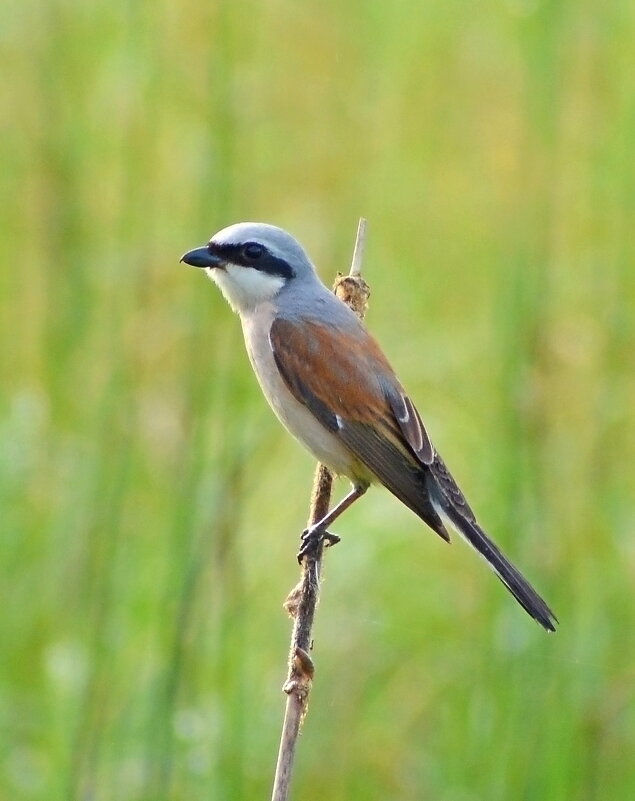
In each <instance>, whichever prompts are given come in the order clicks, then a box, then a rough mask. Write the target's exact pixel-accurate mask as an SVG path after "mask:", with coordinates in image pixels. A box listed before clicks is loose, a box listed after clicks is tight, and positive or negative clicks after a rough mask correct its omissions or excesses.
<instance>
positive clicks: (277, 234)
mask: <svg viewBox="0 0 635 801" xmlns="http://www.w3.org/2000/svg"><path fill="white" fill-rule="evenodd" d="M181 261H183V262H185V263H186V264H191V265H192V266H193V267H201V268H202V269H204V270H205V272H206V273H207V274H208V276H209V277H210V278H211V279H212V280H213V281H214V282H215V283H216V284H217V285H218V286H219V288H220V290H221V292H222V293H223V295H224V296H225V298H226V299H227V301H228V302H229V305H230V306H231V307H232V308H233V309H234V311H237V312H245V311H250V310H252V309H255V308H256V307H257V306H258V305H259V304H260V303H262V302H264V301H267V300H271V299H272V298H273V297H274V296H275V295H277V294H278V292H279V291H280V290H281V289H282V288H283V287H284V286H285V285H286V284H288V283H289V282H290V281H297V280H298V279H301V278H303V277H307V276H313V275H314V274H315V271H314V268H313V265H312V264H311V261H310V260H309V257H308V256H307V255H306V253H305V252H304V250H303V248H302V246H301V245H300V244H299V243H298V242H297V241H296V240H295V239H294V238H293V237H292V236H291V234H288V233H287V232H286V231H283V230H282V228H277V227H276V226H275V225H267V224H266V223H237V224H236V225H230V226H229V227H228V228H223V229H222V231H219V232H218V233H217V234H214V236H213V237H212V238H211V239H210V241H209V243H208V244H207V245H204V246H203V247H200V248H195V249H194V250H190V251H189V252H188V253H186V254H185V255H184V256H183V257H182V259H181Z"/></svg>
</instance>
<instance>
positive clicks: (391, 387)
mask: <svg viewBox="0 0 635 801" xmlns="http://www.w3.org/2000/svg"><path fill="white" fill-rule="evenodd" d="M269 341H270V344H271V348H272V351H273V355H274V358H275V360H276V364H277V366H278V369H279V370H280V374H281V375H282V377H283V379H284V381H285V383H286V384H287V386H288V387H289V389H290V391H291V392H292V394H293V395H294V397H295V398H296V399H297V400H298V401H300V403H302V404H304V405H305V406H306V407H307V408H308V409H309V411H311V412H312V414H313V415H314V416H315V417H316V418H317V419H318V420H319V421H320V423H322V425H323V426H324V427H325V428H327V429H328V430H329V431H330V432H331V433H333V434H335V435H336V436H337V437H338V438H339V439H340V440H341V441H342V442H343V443H344V444H345V445H346V446H347V447H348V448H349V449H350V451H351V452H352V453H353V454H354V455H355V456H356V457H357V458H358V459H359V460H360V462H362V464H364V465H365V466H366V467H367V468H368V469H369V470H370V471H371V472H372V473H373V474H374V475H376V476H377V478H378V479H379V481H380V482H381V483H382V484H383V485H384V486H385V487H386V488H387V489H388V490H390V492H392V493H393V494H394V495H395V496H396V497H397V498H399V500H401V501H402V503H404V504H405V505H406V506H408V507H409V508H410V509H412V510H413V511H414V512H415V513H416V514H418V515H419V516H420V517H422V518H423V520H425V522H426V523H428V525H429V526H431V528H433V529H434V530H435V531H436V532H437V533H438V534H440V535H441V536H442V537H443V538H444V539H449V538H448V534H447V532H446V530H445V528H444V527H443V524H442V523H441V520H440V518H439V517H438V515H437V514H436V512H435V511H434V508H433V507H432V504H431V503H430V500H429V496H428V492H427V490H426V487H425V475H424V470H423V465H424V464H430V463H431V462H432V461H433V459H434V449H433V447H432V444H431V443H430V439H429V437H428V435H427V433H426V431H425V428H424V427H423V425H422V424H421V420H420V418H419V415H418V413H417V411H416V409H415V408H414V405H413V404H412V402H411V401H410V399H409V398H408V397H407V396H406V395H405V393H404V392H403V390H402V388H401V385H400V384H399V382H398V380H397V378H396V377H395V374H394V373H393V371H392V369H391V367H390V365H389V363H388V361H387V359H386V357H385V356H384V355H383V353H382V352H381V350H380V348H379V346H378V345H377V343H376V342H375V340H374V339H373V338H372V337H371V336H370V335H369V334H368V332H367V331H366V330H365V329H364V328H363V327H362V326H361V325H360V326H359V327H358V328H356V329H353V330H347V331H346V332H345V333H343V334H342V337H341V338H340V337H335V336H334V329H333V328H332V327H329V326H326V325H323V324H321V323H317V322H304V323H303V324H302V325H301V326H300V325H298V324H297V323H294V322H292V321H290V320H285V319H280V318H278V319H276V320H275V321H274V323H273V324H272V326H271V331H270V333H269Z"/></svg>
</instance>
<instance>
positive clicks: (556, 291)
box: [0, 0, 635, 801]
mask: <svg viewBox="0 0 635 801" xmlns="http://www.w3.org/2000/svg"><path fill="white" fill-rule="evenodd" d="M0 41H1V48H2V68H3V69H2V71H3V76H4V77H3V79H2V86H1V88H0V104H1V105H0V134H1V136H0V148H1V153H0V187H1V190H2V200H3V203H2V215H1V216H0V249H1V252H2V270H1V272H0V282H1V284H0V292H1V297H2V314H1V318H0V326H1V332H2V365H1V368H0V369H1V376H0V380H1V389H2V399H1V406H0V412H1V417H0V420H1V422H0V427H1V434H0V436H1V440H0V484H1V493H2V495H1V515H2V534H1V537H0V548H1V553H0V564H1V570H2V574H3V575H2V588H3V604H2V613H1V617H0V619H1V630H0V642H1V648H2V654H1V660H0V725H1V729H2V731H1V734H0V798H2V799H12V800H13V801H21V800H22V799H25V800H26V799H47V801H58V799H59V800H60V801H61V800H62V799H64V801H65V800H66V799H81V800H82V801H84V800H88V799H90V801H106V800H110V799H115V798H116V799H121V800H127V799H131V800H135V801H136V800H137V799H139V800H141V799H144V800H145V799H147V800H148V801H155V800H156V801H161V800H162V799H166V800H167V799H170V801H176V800H177V799H178V800H179V801H180V800H181V799H187V801H192V799H203V798H205V799H261V798H268V797H269V792H270V785H271V779H272V775H273V768H274V763H275V755H276V750H277V745H278V737H279V731H280V724H281V720H282V711H283V704H284V699H283V696H282V694H281V691H280V688H281V684H282V681H283V678H284V674H285V660H286V654H287V645H288V637H289V630H290V627H289V622H288V620H287V619H286V618H285V616H284V614H283V612H282V609H281V603H282V601H283V599H284V597H285V596H286V593H287V591H288V590H289V589H290V588H291V586H292V585H293V584H294V583H295V581H296V578H297V575H298V569H297V565H296V563H295V557H294V554H295V551H296V548H297V537H298V534H299V531H300V529H301V528H302V527H303V525H304V522H305V518H306V513H307V501H308V494H309V489H310V485H311V480H312V472H313V463H312V460H311V458H310V457H309V456H308V455H307V454H305V453H304V452H303V451H302V450H301V449H300V448H299V447H298V446H297V445H296V443H294V442H293V441H292V440H291V439H290V438H289V437H288V436H287V435H286V434H285V433H284V432H283V431H282V429H281V428H280V426H279V425H278V423H277V422H276V421H275V419H274V418H273V415H272V414H271V413H270V411H269V409H268V408H267V407H266V405H265V403H264V401H263V400H262V398H261V395H260V392H259V390H258V388H257V387H256V384H255V380H254V378H253V376H252V374H251V371H250V368H249V366H248V363H247V359H246V357H245V354H244V352H243V345H242V341H241V334H240V330H239V324H238V320H237V319H236V318H235V317H234V316H233V315H232V314H231V312H230V310H229V308H228V307H227V306H226V304H225V303H224V301H223V299H222V297H221V296H220V294H219V293H218V291H217V290H216V289H215V288H214V287H213V286H212V285H211V284H210V283H209V282H208V281H207V280H206V279H205V278H204V276H202V275H201V274H200V273H198V272H197V271H196V270H192V269H190V268H186V267H185V266H183V265H180V264H179V257H180V255H181V254H182V253H183V252H184V251H185V250H186V249H189V248H191V247H194V246H196V245H199V244H202V243H203V242H205V241H206V240H207V239H208V237H209V236H210V235H211V234H212V233H213V232H215V231H216V230H218V229H219V228H221V227H223V226H225V225H227V224H229V223H232V222H235V221H239V220H264V221H268V222H273V223H276V224H279V225H282V226H283V227H285V228H287V229H289V230H290V231H291V232H293V233H294V234H295V235H296V236H297V237H298V238H299V239H300V240H301V241H302V242H303V243H304V244H305V246H306V247H307V249H308V250H309V252H310V253H311V255H312V257H313V258H314V260H315V261H316V263H317V264H318V265H319V267H320V271H321V274H322V277H323V278H324V280H325V281H326V282H327V283H330V282H331V281H332V279H333V277H334V274H335V272H336V270H338V269H339V270H342V269H346V268H347V266H348V263H349V259H350V254H351V250H352V245H353V240H354V235H355V228H356V225H357V219H358V216H359V215H365V216H366V217H367V218H368V219H369V225H370V229H369V241H368V248H367V255H366V260H365V275H366V277H367V279H368V281H369V282H370V283H371V286H372V291H373V295H372V299H371V308H370V312H369V314H368V317H367V321H368V325H369V327H370V328H371V329H372V330H373V332H374V333H375V334H376V335H377V336H378V337H379V339H380V341H381V342H382V343H383V345H384V347H385V349H386V351H387V353H388V355H389V357H390V358H391V360H392V362H393V363H394V365H395V367H396V369H397V370H398V372H399V374H400V375H401V377H402V380H403V382H404V383H405V385H406V386H407V387H408V389H409V391H410V392H411V394H412V396H413V397H414V399H415V400H416V402H417V404H418V406H419V408H420V410H421V413H422V415H423V416H424V418H425V419H426V420H427V422H428V426H429V429H430V430H431V432H432V435H433V438H434V440H435V442H436V443H437V444H438V446H439V449H440V451H441V452H442V453H443V455H444V457H445V459H446V461H447V462H448V464H449V465H450V467H451V468H452V470H453V472H454V473H455V474H456V476H457V478H458V480H459V481H460V483H461V484H462V485H463V486H464V489H465V490H466V492H467V495H468V497H469V498H470V500H471V501H472V503H473V505H474V506H475V507H476V509H477V510H478V513H479V516H480V518H481V520H482V521H483V523H484V525H485V526H486V527H487V528H488V529H489V530H490V531H491V532H492V534H493V535H494V536H495V538H496V539H497V541H498V542H499V543H500V544H501V545H502V546H503V548H504V549H505V550H506V551H507V552H508V553H509V555H510V556H511V557H512V558H513V559H514V561H516V562H517V563H518V564H519V565H520V566H521V567H522V569H523V571H524V572H525V573H526V574H527V576H528V577H529V578H530V579H531V580H532V581H533V582H534V583H535V584H536V586H537V587H538V589H539V590H540V591H541V592H542V593H543V594H544V595H545V597H546V598H547V599H548V601H549V602H550V603H551V604H552V605H553V607H554V609H555V611H556V613H557V614H558V615H559V617H560V620H561V627H560V630H559V631H558V633H557V634H556V635H554V636H547V635H546V634H545V633H544V632H543V631H541V630H540V629H539V627H538V626H537V625H535V624H534V623H533V622H532V621H531V620H530V619H529V618H528V617H527V616H526V615H525V614H524V613H523V612H522V610H521V609H520V608H519V607H518V606H517V605H516V604H515V603H514V601H513V599H512V598H511V597H510V596H509V595H508V594H507V593H506V592H505V590H504V589H503V588H502V586H501V585H500V583H499V582H498V581H496V579H495V578H494V577H493V576H492V575H491V574H490V573H489V572H488V571H487V570H486V569H485V568H484V566H483V565H482V563H481V562H480V561H479V560H478V559H477V558H476V557H475V556H474V555H473V554H472V553H471V552H469V551H468V549H467V548H466V547H464V546H463V545H462V544H461V543H458V544H456V545H454V546H453V547H447V546H445V545H444V544H443V543H442V542H441V541H440V540H439V539H438V538H437V537H435V536H434V535H433V534H432V533H430V532H429V531H428V530H426V529H425V528H424V527H423V525H422V524H421V523H420V522H419V521H418V520H417V519H416V518H415V517H414V516H413V515H412V514H411V513H409V512H408V511H407V510H405V509H404V508H402V507H401V506H400V505H399V504H398V503H397V501H395V500H394V499H393V498H392V497H391V496H389V494H388V493H387V492H385V491H381V490H375V491H372V492H370V493H369V494H368V495H367V497H366V499H365V500H364V501H363V502H362V503H360V504H359V505H357V506H355V508H354V509H353V510H351V511H350V512H349V513H348V514H347V515H346V517H345V518H344V519H343V520H342V521H341V523H340V525H339V527H338V528H337V531H338V532H339V533H340V534H341V535H342V536H343V538H344V539H343V542H342V544H341V545H340V546H338V548H337V550H336V551H334V552H332V553H330V554H329V555H328V559H327V565H326V570H327V573H326V579H327V580H326V583H325V585H324V593H323V599H322V603H321V606H320V609H319V615H318V622H317V627H316V632H315V636H316V647H315V652H314V653H315V659H316V663H317V671H318V672H317V680H316V684H315V688H314V693H313V696H312V704H311V709H310V714H309V718H308V720H307V723H306V727H305V730H304V734H303V736H302V738H301V741H300V747H299V754H298V763H297V771H296V775H295V780H294V797H295V798H297V799H300V798H301V799H304V801H313V799H373V800H374V799H377V800H379V799H382V800H384V799H391V801H393V800H396V801H411V800H412V801H414V800H415V799H417V800H418V799H428V798H429V799H432V798H434V799H437V801H477V800H479V799H488V801H492V800H493V799H494V800H496V799H536V800H538V799H540V801H552V800H555V799H558V801H560V800H562V801H564V800H565V799H566V801H570V799H585V800H587V799H607V798H611V799H627V798H633V797H635V758H633V754H634V753H635V711H634V703H635V699H634V695H635V693H634V687H635V635H634V631H635V606H634V603H633V582H634V579H635V540H634V535H633V529H634V524H635V515H634V511H633V499H634V493H633V482H632V476H633V464H634V462H635V435H634V432H635V429H634V426H633V422H632V418H633V407H634V405H635V379H634V372H633V361H634V358H633V357H634V353H635V347H634V346H635V336H634V330H633V329H634V326H635V271H634V267H633V259H634V256H635V245H634V237H633V222H634V212H635V169H634V161H633V143H634V142H635V93H634V86H635V70H634V67H633V52H634V51H635V7H634V6H633V4H632V3H630V2H626V0H624V2H621V0H615V1H614V2H611V3H609V4H605V3H599V2H582V3H580V2H574V1H573V0H565V1H564V2H547V0H506V1H504V0H501V1H500V2H487V0H485V2H479V3H467V2H457V1H455V0H443V1H441V0H426V2H415V0H399V1H398V2H395V3H388V2H378V0H370V1H369V0H365V2H362V1H361V0H349V2H331V1H330V0H327V1H326V2H323V3H297V2H292V1H291V0H269V1H267V2H255V1H254V2H241V1H240V0H238V1H235V2H224V3H219V2H217V3H205V2H202V0H178V2H177V0H154V2H150V1H149V0H146V2H120V1H119V0H111V2H105V0H92V2H91V1H90V0H88V1H87V2H81V3H80V2H78V1H77V2H72V0H66V2H62V0H48V2H47V3H45V4H42V3H38V2H35V1H34V0H8V2H5V3H4V4H3V9H2V14H1V19H0ZM344 488H345V487H344V485H342V486H341V487H339V491H340V492H341V491H343V490H344Z"/></svg>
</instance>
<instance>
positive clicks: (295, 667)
mask: <svg viewBox="0 0 635 801" xmlns="http://www.w3.org/2000/svg"><path fill="white" fill-rule="evenodd" d="M365 243H366V220H365V219H364V218H363V217H362V218H360V221H359V225H358V228H357V239H356V242H355V249H354V251H353V259H352V263H351V269H350V272H349V274H348V275H341V274H338V276H337V278H336V280H335V284H334V286H333V290H334V292H335V294H336V295H337V296H338V297H339V298H341V299H342V300H343V301H344V302H345V303H347V304H348V305H349V306H350V307H351V308H352V309H353V311H354V312H355V313H356V314H358V315H359V316H360V317H363V316H364V314H365V312H366V306H367V303H368V297H369V295H370V289H369V287H368V284H366V282H365V281H364V279H363V278H362V277H361V265H362V258H363V253H364V245H365ZM332 487H333V476H332V475H331V473H330V471H329V470H328V468H327V467H325V466H324V465H323V464H318V465H317V468H316V471H315V477H314V479H313V491H312V493H311V506H310V511H309V521H308V525H309V526H311V525H313V524H315V523H317V522H318V521H319V520H321V519H322V518H323V517H324V516H325V515H326V513H327V512H328V510H329V504H330V502H331V490H332ZM323 554H324V544H323V543H320V544H319V545H318V546H317V547H316V548H315V549H314V550H313V551H312V552H310V553H308V554H307V555H306V556H305V557H304V559H303V562H302V575H301V577H300V581H299V583H298V584H297V586H296V587H294V589H293V590H291V592H290V593H289V596H288V598H287V600H286V601H285V608H286V610H287V611H288V612H289V614H290V615H291V617H292V618H293V620H294V623H293V632H292V635H291V647H290V650H289V670H288V674H287V680H286V681H285V683H284V686H283V690H284V692H285V693H286V694H287V703H286V709H285V715H284V723H283V725H282V735H281V737H280V748H279V750H278V762H277V765H276V775H275V779H274V783H273V792H272V796H271V799H272V801H287V799H288V798H289V787H290V784H291V774H292V771H293V763H294V758H295V749H296V745H297V741H298V735H299V733H300V727H301V726H302V721H303V720H304V716H305V715H306V712H307V708H308V703H309V694H310V692H311V684H312V681H313V674H314V666H313V660H312V659H311V657H310V651H311V649H312V646H313V641H312V631H313V620H314V618H315V610H316V607H317V604H318V601H319V598H320V579H321V575H322V558H323Z"/></svg>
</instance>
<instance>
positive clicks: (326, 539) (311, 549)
mask: <svg viewBox="0 0 635 801" xmlns="http://www.w3.org/2000/svg"><path fill="white" fill-rule="evenodd" d="M300 539H301V540H302V546H301V548H300V550H299V551H298V564H300V565H301V564H302V560H303V559H304V558H305V557H307V556H316V555H317V549H318V548H319V546H320V545H321V544H322V543H324V547H325V548H330V547H332V546H333V545H337V543H338V542H339V541H340V537H338V536H337V534H331V532H330V531H322V529H319V528H305V529H304V531H303V532H302V536H301V538H300Z"/></svg>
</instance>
